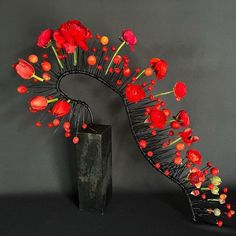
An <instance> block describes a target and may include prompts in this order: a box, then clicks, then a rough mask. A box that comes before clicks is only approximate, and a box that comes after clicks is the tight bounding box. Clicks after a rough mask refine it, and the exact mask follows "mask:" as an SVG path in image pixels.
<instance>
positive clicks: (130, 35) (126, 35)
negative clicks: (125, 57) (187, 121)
mask: <svg viewBox="0 0 236 236" xmlns="http://www.w3.org/2000/svg"><path fill="white" fill-rule="evenodd" d="M122 38H123V40H124V41H125V42H126V43H127V44H128V45H129V47H130V49H131V50H132V51H133V50H134V45H135V44H136V43H137V38H136V35H135V34H134V32H133V31H132V30H130V29H126V30H123V31H122Z"/></svg>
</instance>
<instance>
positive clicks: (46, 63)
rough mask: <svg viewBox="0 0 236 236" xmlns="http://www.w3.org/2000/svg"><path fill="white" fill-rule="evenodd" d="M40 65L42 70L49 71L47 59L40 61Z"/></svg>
mask: <svg viewBox="0 0 236 236" xmlns="http://www.w3.org/2000/svg"><path fill="white" fill-rule="evenodd" d="M41 67H42V70H43V71H50V70H51V68H52V66H51V64H50V63H49V62H48V61H43V62H42V63H41Z"/></svg>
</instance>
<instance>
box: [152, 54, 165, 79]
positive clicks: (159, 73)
mask: <svg viewBox="0 0 236 236" xmlns="http://www.w3.org/2000/svg"><path fill="white" fill-rule="evenodd" d="M149 64H150V65H151V67H152V68H153V69H154V71H155V73H156V77H157V79H158V80H162V79H164V77H165V76H166V73H167V68H168V63H167V62H166V61H165V60H161V59H159V58H152V59H151V60H150V62H149Z"/></svg>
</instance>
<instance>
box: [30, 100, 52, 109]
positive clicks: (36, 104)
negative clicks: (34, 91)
mask: <svg viewBox="0 0 236 236" xmlns="http://www.w3.org/2000/svg"><path fill="white" fill-rule="evenodd" d="M47 105H48V100H47V98H46V97H44V96H36V97H33V98H31V100H30V107H31V109H33V110H34V111H42V110H44V109H45V108H46V107H47Z"/></svg>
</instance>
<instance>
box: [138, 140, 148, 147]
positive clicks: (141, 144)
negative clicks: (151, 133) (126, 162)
mask: <svg viewBox="0 0 236 236" xmlns="http://www.w3.org/2000/svg"><path fill="white" fill-rule="evenodd" d="M139 147H140V148H146V147H147V142H146V141H145V140H144V139H141V140H140V141H139Z"/></svg>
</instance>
